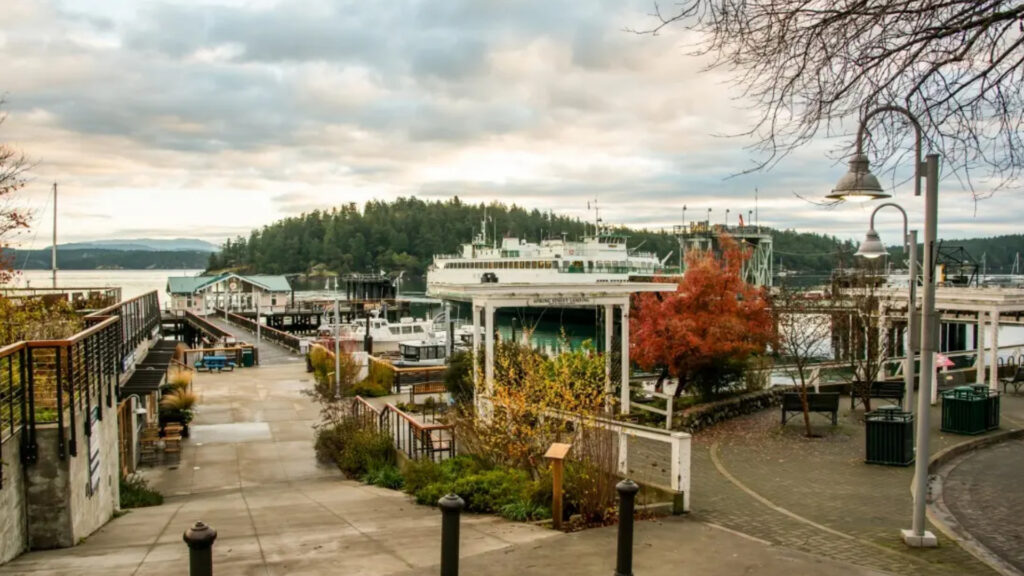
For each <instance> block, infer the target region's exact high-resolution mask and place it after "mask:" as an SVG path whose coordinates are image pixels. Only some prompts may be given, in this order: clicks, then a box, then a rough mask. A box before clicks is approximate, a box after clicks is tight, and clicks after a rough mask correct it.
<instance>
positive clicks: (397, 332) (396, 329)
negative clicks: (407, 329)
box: [388, 326, 400, 334]
mask: <svg viewBox="0 0 1024 576" xmlns="http://www.w3.org/2000/svg"><path fill="white" fill-rule="evenodd" d="M388 330H390V331H391V333H392V334H400V331H399V330H398V328H397V327H395V326H392V327H391V328H388Z"/></svg>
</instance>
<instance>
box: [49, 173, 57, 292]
mask: <svg viewBox="0 0 1024 576" xmlns="http://www.w3.org/2000/svg"><path fill="white" fill-rule="evenodd" d="M50 269H51V271H52V275H53V287H54V288H56V287H57V183H56V182H54V183H53V245H52V246H50Z"/></svg>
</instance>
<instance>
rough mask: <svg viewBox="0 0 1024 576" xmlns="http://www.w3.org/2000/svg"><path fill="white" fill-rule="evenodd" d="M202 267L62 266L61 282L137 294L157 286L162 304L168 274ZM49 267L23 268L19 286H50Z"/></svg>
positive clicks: (194, 272)
mask: <svg viewBox="0 0 1024 576" xmlns="http://www.w3.org/2000/svg"><path fill="white" fill-rule="evenodd" d="M201 273H202V270H58V271H57V286H58V287H65V286H66V287H68V288H108V287H118V286H119V287H120V288H121V297H122V298H124V299H126V300H127V299H129V298H134V297H136V296H140V295H142V294H145V293H147V292H152V291H153V290H156V291H157V293H158V294H159V296H160V303H161V306H163V305H165V304H166V302H167V300H168V297H167V293H166V290H167V277H168V276H195V275H197V274H201ZM50 275H51V272H50V271H49V270H21V271H19V272H18V276H17V278H16V279H15V281H14V282H12V283H11V285H12V286H15V287H21V288H25V287H31V288H49V287H50V286H51V285H52V284H51V276H50Z"/></svg>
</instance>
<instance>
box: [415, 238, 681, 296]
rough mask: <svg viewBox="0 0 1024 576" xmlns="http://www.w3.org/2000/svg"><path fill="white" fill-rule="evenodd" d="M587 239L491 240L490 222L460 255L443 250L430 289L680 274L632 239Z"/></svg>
mask: <svg viewBox="0 0 1024 576" xmlns="http://www.w3.org/2000/svg"><path fill="white" fill-rule="evenodd" d="M595 229H596V230H597V231H598V234H597V235H594V236H588V237H586V238H584V239H583V240H582V241H569V240H566V239H565V237H564V236H563V237H562V238H560V239H556V240H544V241H542V242H541V243H539V244H535V243H531V242H527V241H526V240H524V239H522V238H503V239H502V240H501V244H500V245H498V243H497V242H493V241H492V242H491V243H488V241H487V236H486V232H485V230H486V225H484V226H481V230H482V231H481V233H480V234H477V235H476V237H475V238H474V239H473V241H472V242H470V243H467V244H463V245H462V250H461V252H460V253H459V254H438V255H435V256H434V262H433V263H432V264H431V266H430V268H429V269H428V270H427V292H428V293H431V292H432V290H431V288H432V287H433V286H437V285H444V284H480V283H502V284H504V283H511V284H579V283H602V282H628V281H630V280H631V279H638V278H642V279H650V278H652V277H654V276H658V275H670V274H677V273H678V270H677V269H675V268H670V267H666V266H665V262H667V261H668V259H669V257H671V256H672V253H669V254H668V256H665V258H663V259H660V260H659V259H658V257H657V255H655V254H652V253H648V252H637V251H635V250H628V249H627V248H626V237H625V236H623V235H621V234H613V233H610V232H607V231H601V229H600V228H599V227H595Z"/></svg>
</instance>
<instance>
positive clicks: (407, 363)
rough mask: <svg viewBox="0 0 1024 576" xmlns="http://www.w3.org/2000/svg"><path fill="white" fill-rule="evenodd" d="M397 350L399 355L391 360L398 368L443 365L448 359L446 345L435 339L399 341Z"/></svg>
mask: <svg viewBox="0 0 1024 576" xmlns="http://www.w3.org/2000/svg"><path fill="white" fill-rule="evenodd" d="M398 352H399V354H401V356H400V357H399V358H397V359H395V360H392V362H391V363H392V364H393V365H394V366H396V367H398V368H413V367H420V366H444V365H445V363H446V362H447V361H448V346H447V345H446V344H444V343H442V342H439V341H438V340H437V339H428V340H410V341H407V342H399V343H398Z"/></svg>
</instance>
